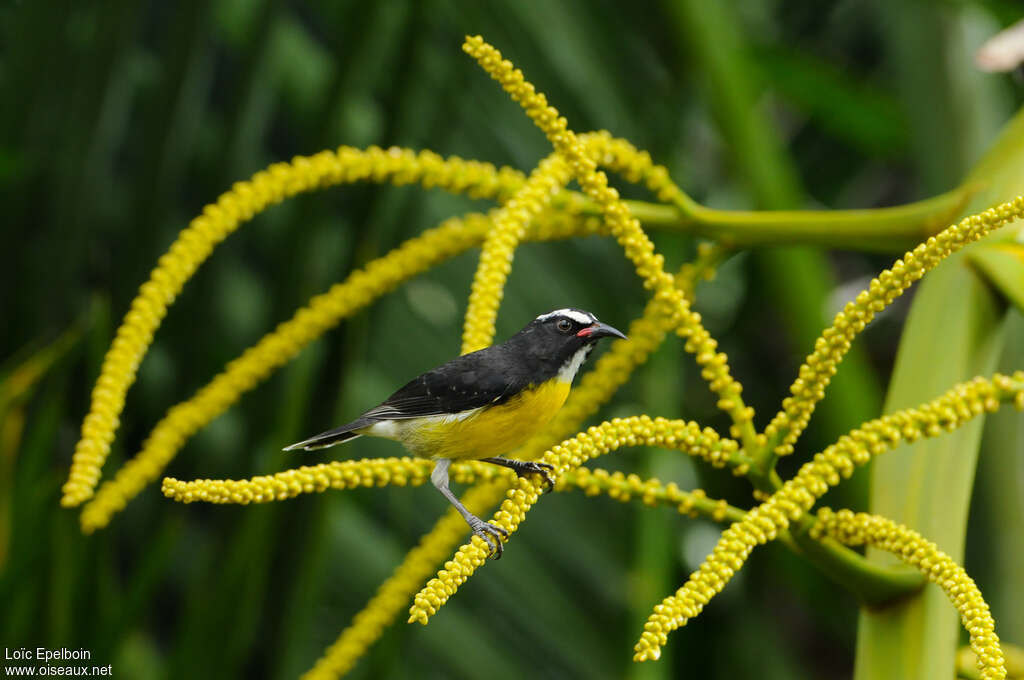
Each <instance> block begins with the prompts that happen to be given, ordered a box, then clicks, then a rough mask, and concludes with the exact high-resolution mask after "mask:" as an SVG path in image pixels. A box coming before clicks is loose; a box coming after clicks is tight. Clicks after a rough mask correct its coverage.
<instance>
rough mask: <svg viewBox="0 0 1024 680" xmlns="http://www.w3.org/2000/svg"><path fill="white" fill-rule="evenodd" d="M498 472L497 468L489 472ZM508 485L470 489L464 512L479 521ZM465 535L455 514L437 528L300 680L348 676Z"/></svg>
mask: <svg viewBox="0 0 1024 680" xmlns="http://www.w3.org/2000/svg"><path fill="white" fill-rule="evenodd" d="M488 467H490V468H492V469H493V468H494V466H493V465H492V466H488ZM506 488H508V487H507V486H506V485H495V484H484V485H482V486H476V487H474V488H472V489H470V490H469V491H468V492H467V493H466V495H465V497H464V498H463V499H462V501H463V504H464V505H465V506H466V508H467V509H468V510H469V511H470V512H471V513H473V514H474V515H479V514H481V513H483V512H485V511H486V510H488V509H489V508H491V507H493V506H494V504H495V503H497V502H498V500H499V499H500V498H501V496H502V495H503V494H504V491H505V489H506ZM465 534H466V520H464V519H462V516H461V515H459V514H458V513H457V512H456V511H455V509H454V508H451V509H450V510H449V511H448V512H447V513H445V515H444V517H442V518H441V519H440V520H439V521H438V523H437V524H436V525H434V528H433V529H432V530H431V531H430V532H428V533H427V534H426V535H424V536H423V538H422V539H421V540H420V543H419V545H417V546H416V547H415V548H413V549H412V550H410V551H409V553H408V554H407V555H406V556H405V559H404V560H402V563H401V564H400V565H398V567H397V568H396V569H395V571H394V573H392V574H391V576H389V577H388V578H387V580H385V581H384V583H382V584H381V586H380V588H378V589H377V593H376V594H375V595H374V596H373V597H372V598H371V599H370V601H369V602H368V603H367V604H366V606H365V607H364V608H363V609H362V611H360V612H359V613H358V614H356V615H355V617H354V618H353V619H352V623H351V624H350V625H349V626H348V628H346V629H345V630H344V631H342V633H341V635H339V636H338V639H337V640H336V641H335V642H334V643H333V644H332V645H331V646H330V647H328V648H327V650H326V651H325V652H324V655H323V656H322V657H321V658H320V659H319V660H318V661H317V662H316V665H315V666H313V668H311V669H310V670H309V671H308V672H306V673H305V674H304V675H303V676H302V678H303V680H333V679H334V678H337V677H339V676H342V675H344V674H345V673H347V672H348V671H349V670H350V669H351V668H352V667H353V666H354V665H355V663H356V661H357V660H358V659H359V657H361V656H362V655H363V654H364V653H365V652H366V650H367V648H368V647H369V646H370V645H372V644H373V643H374V642H375V641H376V640H377V638H379V637H380V635H381V633H382V632H383V631H384V629H385V628H387V627H388V626H390V625H391V624H392V623H393V622H394V620H395V617H396V616H397V615H398V613H399V612H400V611H401V610H402V609H403V608H404V607H407V606H408V605H409V597H410V596H411V595H412V593H414V592H416V589H417V588H419V587H420V585H421V584H422V583H423V581H424V580H425V579H426V578H427V577H428V576H429V575H430V573H431V572H433V571H434V570H435V569H437V565H438V564H440V563H441V560H443V559H444V558H445V557H446V556H448V555H450V554H451V551H452V547H453V546H455V545H457V544H458V542H459V540H460V539H461V538H462V537H463V536H464V535H465Z"/></svg>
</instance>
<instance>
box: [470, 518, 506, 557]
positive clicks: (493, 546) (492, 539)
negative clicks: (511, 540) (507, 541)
mask: <svg viewBox="0 0 1024 680" xmlns="http://www.w3.org/2000/svg"><path fill="white" fill-rule="evenodd" d="M470 528H471V529H472V530H473V533H474V534H476V535H477V536H479V537H480V538H481V539H482V540H483V542H484V543H486V544H487V547H488V548H490V557H491V559H495V560H500V559H501V555H502V553H503V552H504V551H505V546H504V545H503V544H502V539H504V538H508V531H506V530H505V529H502V528H501V527H499V526H495V525H494V524H490V523H489V522H484V521H483V520H480V519H477V521H476V522H475V523H471V524H470Z"/></svg>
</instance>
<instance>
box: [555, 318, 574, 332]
mask: <svg viewBox="0 0 1024 680" xmlns="http://www.w3.org/2000/svg"><path fill="white" fill-rule="evenodd" d="M555 328H557V329H558V330H559V331H560V332H562V333H568V332H569V331H571V330H572V322H571V321H569V320H568V319H559V320H558V323H556V324H555Z"/></svg>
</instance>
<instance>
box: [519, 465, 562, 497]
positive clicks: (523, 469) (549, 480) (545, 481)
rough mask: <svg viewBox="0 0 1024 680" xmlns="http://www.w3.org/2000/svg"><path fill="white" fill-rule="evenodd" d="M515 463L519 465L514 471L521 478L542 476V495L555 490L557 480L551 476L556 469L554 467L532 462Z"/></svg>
mask: <svg viewBox="0 0 1024 680" xmlns="http://www.w3.org/2000/svg"><path fill="white" fill-rule="evenodd" d="M515 462H516V463H519V464H518V465H516V466H513V467H512V469H513V470H515V472H516V474H517V475H519V476H520V477H522V476H523V475H540V477H541V485H542V487H543V488H542V489H541V493H547V492H548V491H551V490H552V489H554V488H555V478H554V477H553V476H552V475H551V473H552V472H553V471H554V469H555V466H554V465H549V464H547V463H537V462H535V461H532V460H525V461H524V460H517V461H515Z"/></svg>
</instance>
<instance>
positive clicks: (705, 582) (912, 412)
mask: <svg viewBox="0 0 1024 680" xmlns="http://www.w3.org/2000/svg"><path fill="white" fill-rule="evenodd" d="M1022 393H1024V372H1017V373H1014V375H1013V376H1012V377H1011V376H1006V375H1001V374H995V375H994V376H993V377H992V379H991V380H986V379H985V378H975V379H973V380H970V381H968V382H966V383H961V384H959V385H956V386H955V387H953V388H952V389H951V390H949V391H948V392H946V393H945V394H943V395H942V396H940V397H938V398H937V399H934V400H932V401H930V402H928V403H926V404H922V405H921V406H918V407H916V408H909V409H905V410H902V411H897V412H896V413H892V414H889V415H886V416H883V417H881V418H878V419H875V420H872V421H870V422H868V423H865V424H864V425H862V426H861V427H859V428H857V429H855V430H852V431H851V432H850V433H849V434H847V435H844V436H843V437H840V439H839V440H838V441H837V442H836V443H835V444H832V445H831V446H829V447H827V448H826V449H825V450H824V451H822V452H821V453H818V454H817V455H815V456H814V458H813V460H811V461H810V462H808V463H805V464H804V465H803V466H801V468H800V470H799V471H798V472H797V474H796V475H795V476H794V477H793V478H792V479H790V480H789V481H787V482H786V483H785V484H783V485H782V488H781V489H779V490H778V491H776V492H775V493H774V494H772V495H771V496H770V497H769V498H768V500H766V501H764V502H763V503H761V504H760V505H758V506H757V507H755V508H753V509H752V510H750V512H748V513H747V516H746V518H745V519H744V520H742V521H740V522H736V523H734V524H733V525H732V526H730V527H729V528H728V529H726V530H725V531H724V532H722V536H721V538H720V539H719V541H718V543H717V545H716V546H715V548H714V550H713V551H712V553H711V554H710V555H708V557H707V558H706V559H705V560H704V563H703V564H702V565H701V567H700V568H699V569H698V570H697V571H695V572H694V573H693V574H691V575H690V578H689V580H688V581H687V582H686V583H685V584H683V586H682V587H681V588H680V589H679V590H677V591H676V592H675V593H674V594H673V595H670V596H668V597H667V598H665V599H664V600H662V602H661V604H659V605H657V606H656V607H655V608H654V611H653V613H652V614H651V615H650V616H649V617H648V619H647V623H646V624H645V625H644V632H643V634H642V636H641V638H640V640H639V641H638V642H637V644H636V646H635V647H634V656H633V659H634V660H635V661H646V660H649V659H657V658H658V657H659V656H660V655H661V647H662V646H663V645H664V644H665V643H666V641H667V640H668V634H669V633H671V632H672V631H674V630H676V629H678V628H681V627H682V626H684V625H686V622H687V621H688V620H689V619H692V618H693V617H695V616H697V614H699V613H700V612H701V610H702V609H703V608H704V606H705V605H706V604H707V603H708V601H710V599H711V598H712V597H714V596H715V595H717V594H718V593H719V592H721V590H722V588H724V587H725V585H726V583H727V582H728V581H729V579H730V578H731V577H732V575H733V573H734V572H735V571H736V570H738V569H739V568H740V567H742V566H743V564H744V563H745V562H746V559H747V557H749V556H750V553H751V552H752V551H753V549H754V547H756V546H757V545H759V544H764V543H767V542H768V541H771V540H774V539H775V537H776V536H777V535H778V533H779V532H780V531H782V530H785V529H787V528H788V527H789V525H790V523H791V522H792V521H794V520H797V519H799V518H800V517H801V516H802V515H803V514H804V513H806V512H807V511H808V510H810V509H811V507H812V506H813V505H814V503H815V502H816V501H817V500H818V499H819V498H821V496H823V495H824V494H825V492H826V491H828V489H829V488H831V487H832V486H835V485H836V484H838V483H839V482H840V481H841V479H842V478H845V477H848V476H850V474H852V472H853V469H854V467H855V466H858V465H863V464H864V463H866V462H868V461H869V460H870V459H871V457H872V456H877V455H880V454H882V453H884V452H885V451H888V450H890V449H892V448H895V447H896V446H897V445H898V444H900V443H901V442H902V441H904V440H908V441H909V440H913V439H917V438H920V437H923V436H933V435H931V434H929V432H928V430H929V426H930V425H937V426H938V430H937V431H936V433H935V434H941V433H942V432H944V431H946V430H948V429H955V428H957V427H960V426H962V425H963V424H964V423H966V422H967V421H968V420H971V419H972V418H974V417H975V416H976V415H978V414H980V413H981V412H983V411H984V406H985V404H987V403H989V402H990V401H994V402H998V403H1008V402H1012V403H1016V400H1017V399H1018V398H1019V395H1020V394H1022ZM958 407H960V408H958Z"/></svg>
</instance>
